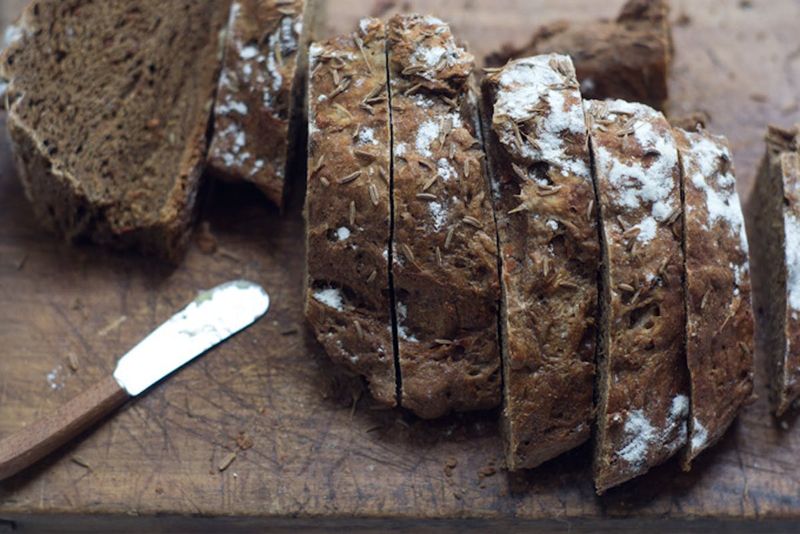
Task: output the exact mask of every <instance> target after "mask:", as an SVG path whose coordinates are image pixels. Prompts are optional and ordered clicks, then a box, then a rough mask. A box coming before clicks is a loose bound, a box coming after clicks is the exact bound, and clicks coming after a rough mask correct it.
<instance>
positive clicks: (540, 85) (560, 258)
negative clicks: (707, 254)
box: [483, 54, 600, 470]
mask: <svg viewBox="0 0 800 534" xmlns="http://www.w3.org/2000/svg"><path fill="white" fill-rule="evenodd" d="M483 88H484V91H483V94H484V99H485V107H484V109H486V110H488V116H487V117H486V120H485V121H484V124H486V125H487V126H488V125H492V131H491V133H489V134H488V135H487V152H488V154H489V167H490V169H491V174H492V182H493V184H494V185H493V186H494V187H497V188H498V197H497V199H496V202H495V205H496V210H495V211H496V216H497V230H498V235H499V243H500V253H501V263H502V270H501V274H502V288H503V306H502V311H501V319H500V327H501V340H502V347H503V350H502V354H503V358H504V366H503V374H504V389H505V406H504V410H503V430H504V432H505V441H506V465H507V466H508V468H509V469H510V470H517V469H524V468H532V467H536V466H538V465H539V464H541V463H542V462H545V461H547V460H549V459H551V458H554V457H556V456H558V455H559V454H561V453H563V452H565V451H567V450H569V449H572V448H574V447H576V446H577V445H580V444H581V443H583V442H584V441H586V440H587V439H588V438H589V436H590V434H591V425H592V420H593V419H594V410H593V403H592V393H593V387H594V349H595V316H596V313H597V273H598V257H599V254H600V250H599V238H598V235H597V220H596V217H595V215H596V214H595V210H594V204H595V192H594V185H593V182H592V175H591V163H590V157H589V144H588V133H587V131H586V123H585V120H584V112H583V100H582V99H581V95H580V90H579V87H578V82H577V80H576V78H575V71H574V68H573V66H572V61H571V60H570V59H569V57H567V56H561V55H555V54H553V55H545V56H537V57H533V58H527V59H522V60H517V61H513V62H511V63H509V64H508V65H506V66H505V67H504V68H503V69H501V70H499V71H497V72H493V73H491V74H489V75H488V76H487V77H486V78H485V80H484V84H483ZM534 142H535V144H534Z"/></svg>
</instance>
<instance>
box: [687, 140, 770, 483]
mask: <svg viewBox="0 0 800 534" xmlns="http://www.w3.org/2000/svg"><path fill="white" fill-rule="evenodd" d="M673 134H674V136H675V141H676V142H677V144H678V152H679V154H680V161H681V170H682V173H681V176H682V179H683V192H684V226H683V228H684V252H685V256H686V260H685V261H686V279H685V288H686V297H685V298H686V361H687V364H688V368H689V378H690V386H691V388H690V390H691V396H690V397H691V407H690V413H691V417H690V418H689V438H688V442H687V447H686V449H685V455H684V467H685V468H686V469H688V468H689V466H690V464H691V461H692V459H694V458H695V457H696V456H697V455H698V454H699V453H700V452H701V451H703V450H704V449H706V448H707V447H709V446H711V445H713V444H714V443H716V442H717V441H718V440H719V438H721V437H722V435H723V434H724V433H725V430H727V428H728V426H730V424H731V422H732V421H733V419H734V418H735V417H736V415H737V414H738V413H739V410H740V408H741V407H742V405H743V404H744V403H745V402H746V401H748V400H749V399H750V396H751V394H752V391H753V342H754V338H753V311H752V306H751V303H750V264H749V260H748V246H747V235H746V234H745V227H744V219H743V216H742V209H741V205H740V203H739V196H738V195H737V193H736V177H735V176H734V174H733V162H732V160H731V154H730V150H729V149H728V144H727V141H725V139H724V138H721V137H717V136H714V135H710V134H708V133H707V132H705V131H703V130H700V131H697V132H687V131H684V130H681V129H677V128H676V129H674V130H673Z"/></svg>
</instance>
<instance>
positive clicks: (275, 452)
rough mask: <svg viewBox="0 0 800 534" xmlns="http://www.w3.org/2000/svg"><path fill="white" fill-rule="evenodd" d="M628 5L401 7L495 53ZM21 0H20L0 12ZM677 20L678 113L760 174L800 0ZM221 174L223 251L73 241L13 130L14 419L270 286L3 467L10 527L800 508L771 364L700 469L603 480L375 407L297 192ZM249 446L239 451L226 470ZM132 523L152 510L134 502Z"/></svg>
mask: <svg viewBox="0 0 800 534" xmlns="http://www.w3.org/2000/svg"><path fill="white" fill-rule="evenodd" d="M621 3H622V2H621V0H615V1H609V2H595V1H594V0H562V1H557V0H552V1H545V0H538V1H533V0H440V1H433V0H430V1H422V0H420V1H413V2H405V3H403V2H398V5H401V4H406V5H408V6H409V7H410V8H411V9H416V10H419V11H424V12H432V13H435V14H438V15H439V16H441V17H442V18H445V19H448V20H450V21H452V24H453V27H454V28H455V30H456V32H457V34H458V35H460V36H462V37H463V38H465V39H466V40H467V41H468V42H469V43H470V45H471V47H472V49H473V50H474V51H475V52H476V54H477V55H478V56H479V57H482V56H483V55H484V54H485V53H487V52H489V51H491V50H492V49H494V48H495V47H497V46H499V45H500V44H501V43H503V42H506V41H507V40H511V41H512V42H515V43H517V44H521V43H522V42H524V41H525V40H526V39H527V37H528V35H529V33H530V32H531V30H532V28H534V27H535V26H537V25H538V24H541V23H546V22H550V21H552V20H555V19H558V18H567V19H575V20H586V19H589V18H595V17H598V16H613V14H614V13H615V12H616V10H617V9H618V7H619V6H620V5H621ZM21 4H22V2H21V1H19V0H3V2H2V4H0V22H3V23H4V22H7V21H8V20H10V19H11V18H13V16H14V14H15V13H16V11H17V10H18V9H19V6H20V5H21ZM379 4H385V2H372V1H357V0H350V1H345V0H339V1H337V0H331V1H330V5H329V9H328V11H329V14H330V22H329V28H328V31H329V32H335V31H345V30H349V29H350V28H352V27H353V26H354V24H355V21H356V20H357V19H358V18H359V17H360V16H362V15H366V14H369V13H370V12H371V11H373V10H375V9H377V6H378V5H379ZM401 7H402V5H401ZM673 18H675V19H676V20H680V22H681V24H680V25H678V26H676V28H675V45H676V53H677V57H676V63H675V68H674V71H673V75H672V82H671V85H672V87H671V89H672V98H671V108H672V111H673V112H674V113H682V112H687V111H693V110H704V111H707V112H708V113H709V114H710V115H711V123H710V128H711V129H712V130H714V131H717V132H720V133H724V134H726V135H728V136H729V138H730V139H731V141H732V144H733V148H734V151H735V158H736V165H737V169H738V175H739V178H740V182H741V187H742V188H743V190H744V191H746V190H748V188H749V184H751V183H752V179H753V176H754V173H755V167H756V164H757V160H758V158H759V157H760V155H761V153H762V149H763V143H762V135H763V132H764V128H765V126H766V124H767V123H770V122H774V123H778V124H784V125H790V124H792V123H794V122H797V121H799V120H800V112H798V99H799V98H800V91H798V89H797V87H798V81H800V38H798V36H797V31H796V21H797V20H800V3H798V2H797V1H795V0H760V1H759V0H754V1H752V2H740V1H737V0H718V1H715V0H705V1H689V0H685V1H676V2H674V8H673ZM206 193H207V194H206V196H205V200H204V201H203V205H202V211H201V217H200V219H201V221H204V222H205V223H207V224H208V225H209V227H210V232H211V234H212V235H213V236H214V239H215V240H216V242H217V245H218V249H217V251H216V252H215V253H213V254H208V253H204V252H203V250H206V252H207V244H208V243H207V241H208V238H206V239H198V240H197V241H196V242H195V244H194V245H193V246H192V248H191V250H190V252H189V254H188V256H187V258H186V260H185V262H184V263H183V264H182V265H181V266H180V267H178V268H176V269H169V268H166V267H163V266H159V265H157V264H155V263H153V262H152V261H149V260H147V259H143V258H138V257H135V256H130V255H124V254H118V253H112V252H107V251H104V250H101V249H98V248H95V247H92V246H78V247H70V246H67V245H64V244H61V243H60V242H59V241H58V240H56V239H55V238H53V237H51V236H49V235H47V234H46V233H44V232H42V231H41V230H40V229H39V228H38V227H37V226H36V223H35V221H34V219H33V216H32V213H31V211H30V209H29V207H28V205H27V203H26V201H25V199H24V197H23V193H22V190H21V187H20V186H19V184H18V182H17V180H16V178H15V176H14V171H13V169H12V166H11V162H10V157H9V153H8V146H7V142H6V141H5V138H3V141H2V142H0V436H2V435H6V434H8V433H10V432H13V431H14V430H16V429H18V428H20V427H21V426H22V425H25V424H26V423H29V422H31V421H33V420H34V419H35V418H36V417H38V416H39V415H41V414H43V413H45V412H47V411H48V410H50V409H52V408H53V407H55V406H58V405H59V404H61V403H63V402H65V401H66V400H67V399H69V398H71V397H72V396H74V395H75V394H76V393H78V392H80V391H81V390H82V389H83V388H85V387H87V386H88V385H90V384H92V383H93V382H94V381H95V380H97V379H98V378H100V377H101V376H104V375H105V374H107V373H109V372H110V371H111V369H112V368H113V365H114V361H115V359H116V358H117V357H118V356H119V355H121V354H122V353H124V352H125V351H126V350H127V349H128V348H129V347H131V346H132V345H134V344H135V343H136V342H137V341H138V340H139V339H140V338H141V337H142V336H144V335H145V334H147V333H148V332H149V331H150V330H151V329H152V328H154V327H155V326H156V325H158V324H159V323H160V322H161V321H163V320H164V319H166V318H167V317H169V316H170V315H171V314H172V313H173V312H174V311H175V310H177V309H178V308H179V307H181V306H182V305H183V304H184V303H185V302H187V301H188V300H190V299H191V298H192V297H193V295H194V294H195V292H196V291H197V290H199V289H201V288H207V287H210V286H213V285H215V284H217V283H220V282H223V281H226V280H228V279H231V278H235V277H245V278H249V279H252V280H255V281H257V282H260V283H261V284H263V285H264V286H265V287H266V288H267V289H268V290H269V292H270V293H271V295H272V297H273V307H272V309H271V310H270V312H269V314H268V316H267V317H266V318H265V319H263V320H262V321H261V322H259V323H258V324H256V325H255V326H253V327H252V328H250V329H249V330H247V331H246V332H244V333H242V334H240V335H238V336H237V337H235V338H234V339H232V340H231V341H230V342H228V343H226V344H225V345H224V346H221V347H219V348H217V349H216V350H213V351H212V352H210V353H209V354H207V355H206V356H205V357H203V358H202V359H200V360H199V361H196V362H195V363H193V364H191V365H190V366H188V367H187V368H185V369H183V370H181V371H180V372H179V373H177V375H175V376H174V377H173V378H171V379H170V380H169V381H167V382H165V383H162V384H160V385H158V386H157V387H155V388H154V389H153V390H152V391H150V392H149V393H148V394H147V395H146V396H144V397H143V398H141V399H138V400H137V401H135V402H132V403H130V404H129V405H128V406H126V407H125V408H124V409H123V410H122V411H121V412H120V413H118V414H117V415H116V416H115V417H113V418H111V419H109V420H108V421H106V422H105V423H104V424H102V425H101V426H100V427H98V428H97V429H96V430H95V431H94V432H92V433H90V434H88V435H87V436H85V437H84V439H81V440H79V441H77V442H75V443H74V444H73V445H72V446H70V447H69V448H67V449H66V450H63V451H61V452H59V453H58V454H55V455H53V456H52V457H50V458H49V459H48V460H47V461H45V462H44V463H42V464H41V465H39V466H37V467H35V468H33V469H31V470H29V471H26V472H25V473H23V474H21V475H19V476H17V477H16V478H14V479H12V480H10V481H7V482H3V483H0V531H2V527H3V525H4V524H5V525H10V524H9V523H3V522H2V520H3V519H9V520H15V521H19V525H21V526H24V525H27V524H35V525H38V526H40V527H41V526H47V522H48V521H58V523H57V525H58V526H60V527H64V526H65V525H68V524H70V523H69V521H73V522H74V521H80V520H86V518H87V517H90V519H91V520H92V521H96V522H97V523H93V524H104V523H102V521H103V520H105V519H104V518H106V519H107V518H112V519H113V518H114V517H121V516H126V517H127V516H130V515H131V514H136V515H139V516H140V517H141V519H142V521H143V522H142V523H138V524H139V525H140V526H142V525H149V526H148V528H154V526H155V528H158V525H161V528H165V525H170V524H173V523H170V522H169V521H166V520H165V521H163V522H160V521H153V520H152V519H151V520H148V519H147V517H152V516H153V515H155V514H160V515H167V516H174V517H177V518H178V519H174V521H178V522H181V521H185V520H184V519H180V518H181V517H182V516H204V517H208V516H226V517H228V518H229V520H230V521H232V522H231V523H227V524H229V525H234V524H239V523H236V521H234V520H233V519H230V518H239V519H240V520H241V521H242V523H241V524H243V525H245V526H247V525H250V526H252V525H255V524H258V522H259V521H267V522H268V521H274V522H279V521H282V520H283V519H285V518H289V517H300V518H304V517H305V518H322V519H325V520H326V521H329V523H320V524H328V525H331V524H336V523H335V522H336V521H337V520H346V519H348V518H363V519H370V518H373V519H374V518H380V517H389V518H394V519H395V520H396V521H406V522H405V523H397V524H399V525H409V524H413V523H408V521H413V520H420V519H435V518H459V519H462V520H463V519H466V518H480V519H482V520H498V521H503V522H504V523H503V524H505V525H506V526H508V525H513V524H514V523H513V522H511V523H509V521H513V520H515V519H549V520H555V522H550V523H544V524H543V525H545V528H547V529H549V530H557V529H560V528H564V529H566V528H568V527H576V528H596V527H597V525H596V524H594V523H592V522H593V521H594V520H596V519H597V518H603V517H613V518H638V519H636V520H635V521H638V523H636V524H638V525H640V526H641V525H643V523H641V522H642V521H646V520H648V521H649V520H658V519H659V518H670V519H672V520H681V519H682V518H707V519H708V518H723V519H734V520H735V519H756V518H760V519H772V520H786V519H796V520H800V462H798V458H799V457H800V428H796V427H794V428H793V427H792V426H791V425H790V426H789V427H788V429H784V428H782V427H781V425H780V424H778V423H776V422H775V421H773V419H771V418H770V417H769V415H768V411H767V405H766V400H765V397H766V391H765V389H764V373H763V369H762V367H763V365H760V366H759V372H758V384H757V392H758V394H759V395H760V397H761V399H760V400H759V401H758V402H756V403H755V404H753V405H751V406H749V407H748V408H747V409H746V410H745V412H744V413H743V414H742V416H741V417H740V419H739V422H738V423H737V424H736V425H735V426H734V428H732V429H731V431H730V432H729V433H728V434H727V436H726V437H725V438H724V440H723V441H722V443H720V444H719V445H718V446H717V447H716V448H714V449H713V450H711V451H709V452H707V453H704V454H703V455H702V456H701V458H700V459H699V460H698V461H697V462H696V464H695V469H694V470H693V471H692V472H691V473H688V474H686V473H682V472H681V471H680V469H679V468H678V466H677V465H676V462H670V463H668V464H667V465H665V466H663V467H660V468H657V469H655V470H654V471H653V472H651V474H649V475H647V476H645V477H643V478H640V479H638V480H636V481H634V482H632V483H630V484H628V485H626V486H624V487H622V488H620V489H618V490H614V491H611V492H610V493H609V494H608V495H607V496H605V497H603V498H597V497H595V496H594V492H593V489H592V484H591V481H590V477H589V469H588V468H589V453H590V451H589V448H588V446H584V447H582V448H580V449H578V450H576V451H574V452H572V453H569V454H567V455H565V456H564V457H562V458H560V459H558V460H556V461H553V462H550V463H549V464H547V465H545V466H543V467H542V468H540V469H537V470H535V471H531V472H528V473H523V474H518V475H513V476H512V475H509V474H507V473H506V472H504V471H502V469H500V467H501V465H502V448H501V442H500V439H499V436H498V431H497V423H496V419H497V417H496V416H497V414H496V413H484V414H473V415H469V416H456V417H450V418H446V419H443V420H439V421H433V422H423V421H419V420H417V419H414V418H413V417H411V416H409V415H408V414H405V413H403V412H401V411H378V410H374V409H372V408H373V407H372V403H371V402H370V399H369V398H368V397H367V396H366V395H363V396H359V391H360V389H359V386H358V383H357V381H354V380H353V379H352V378H349V377H346V376H342V375H340V374H338V373H336V372H335V371H334V370H332V369H331V367H330V365H329V364H328V362H327V361H326V359H325V357H324V356H323V355H322V354H321V352H320V349H319V347H318V346H317V345H316V343H315V342H314V341H313V340H312V339H311V338H310V336H309V335H308V334H307V332H306V330H305V328H304V324H303V318H302V307H301V301H300V295H301V289H302V279H301V275H302V272H303V253H304V251H303V240H302V233H303V225H302V219H301V217H300V213H299V208H300V204H301V200H300V199H299V198H298V195H295V198H294V200H293V204H292V206H291V208H290V209H289V212H288V214H286V215H285V216H283V217H279V215H278V214H277V213H276V212H275V211H274V210H271V209H270V208H269V207H266V206H265V205H264V204H263V203H262V202H261V201H260V199H259V198H258V196H257V195H255V194H253V191H252V190H250V189H247V188H240V187H231V186H222V185H220V184H211V185H210V186H209V187H208V188H207V191H206ZM200 245H206V246H200ZM231 453H235V454H236V456H235V459H234V460H233V461H232V462H231V463H230V465H228V466H227V468H226V469H224V470H223V471H220V469H219V466H220V464H221V463H222V462H224V461H225V462H227V461H228V460H230V458H231V457H232V456H231ZM495 467H496V468H497V472H496V473H495V472H494V468H495ZM573 520H574V522H573ZM65 521H66V522H65ZM331 522H332V523H331ZM116 524H117V525H119V526H120V528H123V527H122V525H132V526H131V528H134V529H135V528H137V527H136V525H137V523H136V521H135V520H134V521H132V520H131V519H130V517H127V519H126V520H125V522H120V523H116ZM181 524H183V523H181ZM272 524H274V525H275V526H281V525H283V528H285V527H286V524H284V523H272ZM341 524H342V523H339V525H340V526H341ZM365 524H366V525H367V526H366V527H365V528H369V525H370V524H371V525H372V526H373V528H374V527H375V526H376V524H375V523H365ZM487 524H488V523H479V524H478V525H487ZM614 524H615V525H617V526H619V525H620V523H614ZM622 524H623V525H624V523H622ZM647 524H650V523H647ZM306 525H307V526H309V525H311V523H306ZM347 525H350V526H352V525H355V523H352V522H350V523H347ZM427 525H429V526H430V524H427ZM587 525H589V526H587ZM591 525H594V527H591ZM690 525H694V527H696V528H699V529H702V528H707V523H703V522H697V523H691V524H690ZM704 525H705V526H704ZM761 525H762V526H765V525H767V524H766V523H762V524H761ZM431 528H433V527H431ZM615 528H616V527H615ZM684 528H688V527H687V526H686V525H684Z"/></svg>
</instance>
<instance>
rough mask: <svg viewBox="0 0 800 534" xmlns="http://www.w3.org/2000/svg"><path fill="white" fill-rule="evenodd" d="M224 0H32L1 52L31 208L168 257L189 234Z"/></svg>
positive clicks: (45, 218)
mask: <svg viewBox="0 0 800 534" xmlns="http://www.w3.org/2000/svg"><path fill="white" fill-rule="evenodd" d="M228 8H229V2H227V1H225V0H222V1H218V2H204V1H200V0H181V1H175V2H158V1H153V0H139V1H137V2H130V1H127V0H104V1H100V0H64V1H57V0H34V1H33V2H32V3H31V4H30V5H28V7H27V8H26V10H25V12H24V14H23V16H22V19H21V21H20V23H19V25H18V28H19V31H20V33H21V36H20V37H19V38H18V39H16V40H15V42H13V43H12V44H11V45H10V46H9V48H8V49H7V50H6V51H5V52H4V54H3V56H2V60H1V61H0V78H4V79H8V80H9V87H8V100H9V104H10V109H9V114H8V127H9V131H10V134H11V139H12V141H13V144H14V150H15V159H16V161H17V163H18V168H19V175H20V178H21V179H22V182H23V185H24V187H25V192H26V194H27V196H28V198H29V199H30V200H31V202H32V203H33V207H34V210H35V212H36V216H37V218H38V219H39V220H40V221H41V222H42V223H43V224H44V225H46V226H47V227H48V228H50V229H52V230H54V231H57V232H59V233H60V234H63V235H64V236H66V237H67V238H68V239H75V238H79V237H88V238H90V239H92V240H94V241H96V242H99V243H111V244H115V245H121V246H137V247H139V248H140V249H141V250H143V251H145V252H156V253H159V254H161V255H162V256H165V257H168V258H171V259H176V258H177V257H179V256H180V254H181V252H182V250H183V248H184V245H185V243H186V241H187V236H188V230H189V224H190V222H191V219H192V213H193V207H194V204H195V197H196V195H197V189H198V185H199V181H200V174H201V171H202V168H203V164H204V161H205V149H206V141H207V139H206V132H207V129H208V123H209V118H210V111H211V103H212V99H213V96H214V91H215V87H216V81H217V73H218V71H219V41H220V39H219V35H220V32H221V30H222V29H223V27H224V24H225V20H226V18H227V15H228Z"/></svg>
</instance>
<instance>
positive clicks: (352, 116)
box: [305, 19, 396, 406]
mask: <svg viewBox="0 0 800 534" xmlns="http://www.w3.org/2000/svg"><path fill="white" fill-rule="evenodd" d="M385 46H386V31H385V28H384V25H383V23H382V22H380V21H378V20H376V19H364V20H363V21H362V23H361V24H360V30H359V31H358V32H356V33H354V34H351V35H344V36H340V37H336V38H334V39H331V40H329V41H326V42H324V43H315V44H313V45H312V47H311V51H310V64H309V67H310V69H311V71H310V84H309V113H308V115H309V139H308V183H307V193H306V207H305V212H306V222H307V248H306V250H307V265H308V280H307V288H306V309H305V312H306V317H307V319H308V321H309V323H310V325H311V327H312V330H313V331H314V334H315V335H316V337H317V339H318V340H319V342H320V343H321V344H322V345H323V347H324V348H325V350H326V351H327V353H328V355H329V356H330V357H331V359H332V360H333V361H335V362H337V363H339V364H341V365H343V366H345V367H346V368H348V369H350V370H351V371H353V372H355V373H358V374H361V375H363V376H365V377H366V379H367V381H368V382H369V387H370V391H371V392H372V395H373V397H375V399H376V400H378V401H379V402H381V403H383V404H385V405H387V406H394V405H395V404H396V384H395V377H396V375H395V362H394V352H393V342H392V329H391V324H392V321H391V305H390V290H389V263H388V258H389V255H388V247H389V240H390V224H391V216H390V185H389V182H390V168H389V159H390V126H389V99H388V90H387V83H386V79H387V76H386V52H385ZM367 61H368V63H367Z"/></svg>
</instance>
